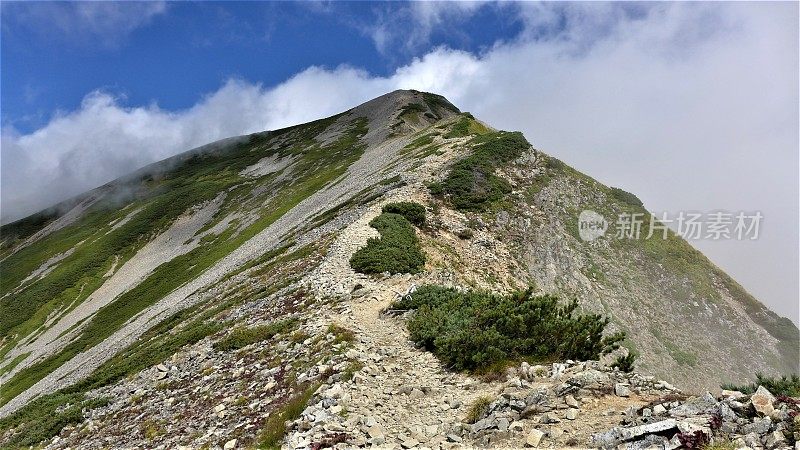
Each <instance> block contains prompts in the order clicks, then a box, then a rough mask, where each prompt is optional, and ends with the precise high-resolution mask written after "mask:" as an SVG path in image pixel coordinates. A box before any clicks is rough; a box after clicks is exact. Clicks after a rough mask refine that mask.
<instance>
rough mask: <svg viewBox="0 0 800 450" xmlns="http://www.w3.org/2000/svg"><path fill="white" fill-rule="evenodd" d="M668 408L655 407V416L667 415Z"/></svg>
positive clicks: (662, 406)
mask: <svg viewBox="0 0 800 450" xmlns="http://www.w3.org/2000/svg"><path fill="white" fill-rule="evenodd" d="M666 412H667V408H664V405H656V406H654V407H653V414H655V415H657V416H660V415H662V414H666Z"/></svg>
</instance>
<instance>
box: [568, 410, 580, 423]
mask: <svg viewBox="0 0 800 450" xmlns="http://www.w3.org/2000/svg"><path fill="white" fill-rule="evenodd" d="M566 417H567V420H575V419H577V418H578V410H577V409H576V408H570V409H568V410H567V415H566Z"/></svg>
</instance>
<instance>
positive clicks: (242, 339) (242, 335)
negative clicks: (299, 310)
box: [214, 319, 297, 352]
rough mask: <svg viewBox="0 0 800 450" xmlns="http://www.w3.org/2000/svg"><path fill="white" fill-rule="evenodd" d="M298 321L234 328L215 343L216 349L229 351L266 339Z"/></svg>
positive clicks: (287, 320)
mask: <svg viewBox="0 0 800 450" xmlns="http://www.w3.org/2000/svg"><path fill="white" fill-rule="evenodd" d="M296 322H297V320H296V319H286V320H280V321H277V322H273V323H270V324H268V325H259V326H257V327H238V328H234V329H233V331H231V332H230V334H228V335H227V336H225V337H224V338H223V339H221V340H220V341H218V342H215V343H214V350H220V351H225V352H227V351H231V350H237V349H240V348H242V347H246V346H248V345H250V344H254V343H256V342H261V341H266V340H267V339H270V338H272V337H273V336H275V335H276V334H280V333H284V332H286V331H288V330H290V329H291V328H292V327H293V326H294V324H295V323H296Z"/></svg>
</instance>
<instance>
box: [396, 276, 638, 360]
mask: <svg viewBox="0 0 800 450" xmlns="http://www.w3.org/2000/svg"><path fill="white" fill-rule="evenodd" d="M577 307H578V303H577V301H575V300H573V301H570V302H567V303H562V302H559V300H558V298H557V297H555V296H551V295H541V296H536V295H533V293H532V290H531V289H528V290H526V291H519V292H515V293H513V294H510V295H498V294H492V293H489V292H485V291H458V290H456V289H453V288H445V287H442V286H436V285H426V286H422V287H420V288H419V289H418V290H417V291H416V292H415V293H413V294H412V295H411V296H409V297H406V298H404V299H401V300H399V301H397V302H395V304H394V305H393V308H395V309H415V310H416V312H415V313H414V314H413V315H412V316H411V318H410V319H409V321H408V329H409V332H410V335H411V339H412V340H413V341H414V342H415V343H416V344H417V345H419V346H421V347H423V348H425V349H427V350H429V351H431V352H432V353H434V354H435V355H436V356H437V357H438V358H439V359H440V360H441V361H442V362H443V363H444V364H446V365H447V366H448V367H450V368H452V369H454V370H458V371H462V370H466V371H471V372H478V373H486V372H491V371H493V370H499V369H502V368H503V367H505V366H506V365H507V364H511V363H517V362H519V361H521V360H527V361H531V362H533V361H541V362H544V361H558V360H565V359H574V360H593V359H598V358H599V357H600V356H601V355H603V354H607V353H609V352H611V351H613V350H616V349H617V348H619V344H620V342H621V341H622V340H623V339H624V338H625V333H623V332H618V333H614V334H611V335H608V336H604V335H603V334H604V333H603V331H604V330H605V328H606V326H607V325H608V323H609V320H608V319H607V318H604V317H602V316H600V315H596V314H579V313H577V312H576V308H577Z"/></svg>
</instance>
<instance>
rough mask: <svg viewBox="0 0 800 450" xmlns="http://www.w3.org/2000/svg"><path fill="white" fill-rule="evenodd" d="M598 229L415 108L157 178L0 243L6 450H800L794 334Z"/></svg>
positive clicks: (233, 152) (506, 136)
mask: <svg viewBox="0 0 800 450" xmlns="http://www.w3.org/2000/svg"><path fill="white" fill-rule="evenodd" d="M534 138H535V137H534ZM583 211H592V212H593V213H594V214H595V215H596V216H592V217H601V218H602V217H604V218H606V219H610V218H612V217H616V216H618V215H619V214H633V213H637V214H638V213H641V214H643V215H644V213H646V209H645V208H644V206H643V205H642V204H641V202H640V201H639V200H638V199H637V198H636V196H635V195H633V194H630V193H627V192H625V191H622V190H621V189H617V188H612V187H608V186H605V185H603V184H601V183H600V182H598V181H596V180H594V179H592V178H590V177H589V176H587V175H584V174H582V173H580V172H578V171H576V170H574V169H572V168H571V167H569V166H568V165H567V164H565V163H564V162H562V161H559V160H557V159H555V158H553V157H551V156H548V155H547V154H545V153H543V152H542V151H540V150H538V149H536V148H535V147H534V146H532V145H531V144H530V143H529V142H528V141H527V139H526V138H525V137H524V136H522V135H521V134H520V133H513V132H504V131H499V130H495V129H493V128H492V127H491V126H490V125H488V124H486V123H483V122H481V121H480V120H479V119H477V118H475V117H474V116H472V115H471V114H470V113H467V112H462V111H460V110H459V109H458V108H457V107H456V106H454V105H453V104H451V103H450V102H449V101H448V100H447V99H445V98H444V97H441V96H439V95H435V94H430V93H424V92H419V91H412V90H404V91H395V92H392V93H389V94H386V95H383V96H381V97H378V98H376V99H374V100H371V101H369V102H367V103H364V104H362V105H359V106H356V107H354V108H353V109H350V110H348V111H345V112H343V113H341V114H337V115H335V116H332V117H328V118H324V119H320V120H317V121H314V122H310V123H307V124H302V125H297V126H293V127H289V128H285V129H280V130H273V131H265V132H263V133H256V134H253V135H248V136H240V137H234V138H230V139H226V140H224V141H220V142H216V143H212V144H209V145H206V146H204V147H200V148H197V149H194V150H190V151H188V152H186V153H183V154H180V155H177V156H175V157H172V158H169V159H167V160H164V161H162V162H159V163H155V164H152V165H150V166H147V167H144V168H142V169H140V170H138V171H136V172H134V173H132V174H130V175H128V176H126V177H124V178H121V179H118V180H115V181H113V182H111V183H109V184H107V185H104V186H101V187H99V188H97V189H95V190H93V191H90V192H87V193H86V194H84V195H81V196H79V197H77V198H74V199H72V200H69V201H67V202H64V203H62V204H59V205H55V206H53V207H52V208H48V209H47V210H44V211H41V212H39V213H37V214H35V215H33V216H30V217H27V218H25V219H22V220H19V221H17V222H14V223H11V224H8V225H5V226H3V227H2V229H0V232H1V233H2V234H1V236H0V239H1V247H0V258H1V259H0V272H2V286H0V291H2V292H0V304H1V305H2V314H0V357H2V362H0V383H2V390H1V391H0V405H2V406H0V446H2V447H3V448H29V447H32V446H33V447H36V448H54V449H55V448H58V449H67V448H69V449H77V448H81V449H83V448H154V449H184V448H185V449H199V448H214V449H237V448H290V449H306V448H309V449H320V448H329V447H332V448H356V447H358V448H360V447H376V448H448V449H449V448H478V447H503V448H523V447H543V448H626V449H640V448H641V449H644V448H661V449H673V448H719V449H723V448H800V446H798V444H796V443H797V442H798V441H800V398H798V397H799V396H800V380H798V379H797V378H796V377H793V376H792V374H796V373H797V371H798V354H800V350H798V341H799V340H800V338H799V336H798V330H797V328H796V327H795V326H794V324H793V323H792V322H791V321H790V320H788V319H786V318H781V317H779V316H777V315H776V314H775V313H773V312H772V311H770V310H769V309H767V308H766V307H765V306H764V305H763V304H761V303H760V302H759V301H758V300H756V299H755V298H753V297H752V296H751V295H750V294H748V293H747V292H746V291H745V290H744V289H743V288H742V287H741V286H740V285H739V284H737V283H736V282H735V281H734V280H733V279H731V278H730V277H729V276H727V275H726V274H725V273H724V272H722V271H721V270H720V269H719V268H717V267H716V266H714V264H712V263H711V262H710V261H709V260H708V259H706V258H705V257H704V256H703V255H702V254H701V253H700V252H698V251H697V250H695V249H694V248H693V247H692V246H691V245H689V244H688V243H687V242H685V241H684V240H683V239H681V238H680V237H679V236H677V235H675V234H674V233H672V232H667V237H666V239H652V240H633V239H614V237H613V236H611V235H610V234H612V233H608V234H607V235H605V236H602V235H601V234H598V235H597V236H593V239H590V240H587V239H585V236H583V237H582V236H581V230H580V229H579V224H578V220H579V219H578V218H579V216H580V215H581V213H582V212H583ZM648 224H649V222H648V223H646V224H645V226H647V225H648ZM756 373H759V374H760V375H759V377H758V378H757V381H756V382H755V383H751V382H752V380H753V377H754V376H755V374H756ZM781 376H783V377H781ZM722 385H725V386H726V388H727V389H721V388H720V387H721V386H722Z"/></svg>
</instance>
